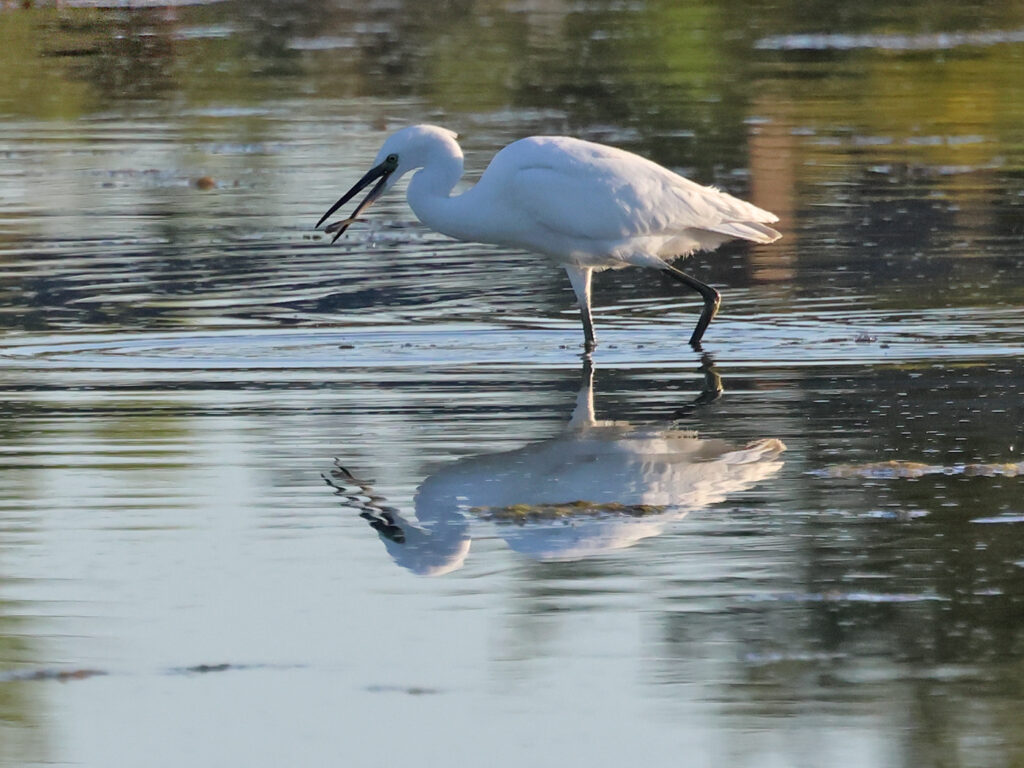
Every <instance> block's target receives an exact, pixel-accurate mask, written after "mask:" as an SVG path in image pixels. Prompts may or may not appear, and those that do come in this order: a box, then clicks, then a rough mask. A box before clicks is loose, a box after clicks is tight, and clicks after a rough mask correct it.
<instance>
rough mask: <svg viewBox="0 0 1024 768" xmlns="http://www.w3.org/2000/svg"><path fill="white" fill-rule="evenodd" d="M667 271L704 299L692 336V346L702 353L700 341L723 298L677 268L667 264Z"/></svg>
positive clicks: (708, 286)
mask: <svg viewBox="0 0 1024 768" xmlns="http://www.w3.org/2000/svg"><path fill="white" fill-rule="evenodd" d="M665 271H666V272H667V273H668V274H669V275H671V276H672V277H673V278H675V279H676V280H678V281H679V282H680V283H682V284H683V285H685V286H687V287H688V288H692V289H693V290H695V291H697V293H699V294H700V295H701V296H702V297H703V298H704V309H703V310H702V311H701V313H700V319H699V320H698V321H697V327H696V328H694V329H693V334H692V335H691V336H690V346H692V347H693V348H694V349H696V350H697V351H700V340H701V338H702V337H703V336H704V331H706V330H707V328H708V325H710V323H711V321H712V319H714V317H715V315H716V314H717V313H718V305H719V304H721V303H722V297H721V295H720V294H719V293H718V291H716V290H715V289H714V288H712V287H711V286H710V285H707V284H706V283H702V282H701V281H700V280H697V279H696V278H693V277H690V276H689V275H687V274H685V273H684V272H680V271H679V270H678V269H676V268H675V267H670V266H669V265H667V264H666V265H665Z"/></svg>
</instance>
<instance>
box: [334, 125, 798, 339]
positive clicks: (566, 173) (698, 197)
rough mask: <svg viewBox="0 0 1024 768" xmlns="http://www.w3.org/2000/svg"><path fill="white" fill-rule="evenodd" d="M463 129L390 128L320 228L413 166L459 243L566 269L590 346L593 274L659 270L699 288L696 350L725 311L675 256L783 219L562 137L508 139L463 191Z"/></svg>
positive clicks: (445, 228) (428, 219)
mask: <svg viewBox="0 0 1024 768" xmlns="http://www.w3.org/2000/svg"><path fill="white" fill-rule="evenodd" d="M455 138H456V134H455V133H453V132H452V131H449V130H447V129H445V128H439V127H437V126H432V125H414V126H410V127H408V128H404V129H402V130H400V131H398V132H397V133H395V134H393V135H392V136H391V137H390V138H388V139H387V141H385V142H384V146H383V147H381V150H380V152H379V153H378V155H377V159H376V163H375V165H374V167H373V168H372V169H371V170H370V171H369V172H368V173H367V174H366V175H365V176H363V178H362V179H360V180H359V181H358V182H357V183H356V185H355V186H354V187H353V188H352V189H351V190H349V192H348V193H346V194H345V195H344V196H343V197H342V198H341V199H340V200H338V202H337V203H335V205H334V206H333V207H332V208H331V209H330V210H329V211H328V212H327V213H326V214H324V216H323V217H322V218H321V219H320V222H318V223H317V226H320V224H322V223H323V222H324V220H326V219H327V218H328V217H329V216H330V215H331V214H332V213H334V211H336V210H337V209H338V208H339V207H340V206H342V205H344V204H345V203H346V202H348V201H349V200H350V199H351V198H352V197H353V196H354V195H355V194H356V193H358V192H359V191H360V190H361V189H363V188H364V187H366V186H368V185H369V184H370V183H371V182H373V181H374V180H378V179H379V181H377V184H376V185H375V186H374V188H373V190H372V191H371V192H370V194H369V195H367V197H366V199H365V200H363V202H362V203H361V204H360V205H359V206H358V207H357V208H356V211H355V213H354V214H353V215H352V216H351V217H349V218H347V219H344V220H342V221H339V222H335V223H334V224H331V225H329V226H328V227H327V230H326V231H327V232H333V233H335V239H337V237H339V236H340V235H341V234H342V233H344V231H345V230H346V229H347V228H348V226H349V225H350V224H352V222H354V221H357V220H359V219H358V216H359V214H360V213H361V212H362V211H363V210H365V209H366V208H367V207H368V206H369V205H371V204H372V203H373V202H374V201H375V200H376V199H377V198H378V197H380V196H381V195H382V194H383V193H384V192H386V191H387V190H388V189H389V188H390V187H391V186H392V185H393V184H394V183H395V182H396V181H397V180H398V179H400V178H401V177H402V176H403V175H404V174H406V173H408V172H410V171H416V173H415V174H414V175H413V177H412V180H411V181H410V182H409V190H408V201H409V205H410V206H411V207H412V209H413V211H414V212H415V214H416V216H417V217H418V218H419V219H420V221H422V222H423V223H424V224H426V225H427V226H428V227H430V228H431V229H434V230H436V231H438V232H441V233H443V234H446V235H449V236H451V237H454V238H456V239H459V240H468V241H475V242H485V243H494V244H498V245H504V246H509V247H513V248H521V249H524V250H529V251H535V252H537V253H542V254H544V255H546V256H548V257H549V258H551V259H552V260H553V261H554V262H555V263H557V264H560V265H561V266H563V267H564V268H565V270H566V273H567V274H568V276H569V279H570V281H571V283H572V286H573V289H574V290H575V292H576V296H577V299H578V300H579V304H580V311H581V315H582V319H583V328H584V336H585V346H586V348H587V349H588V350H590V349H592V348H593V346H594V344H595V341H596V339H595V336H594V331H593V323H592V321H591V316H590V280H591V275H592V273H593V272H594V271H595V270H598V271H599V270H604V269H618V268H620V267H626V266H631V265H632V266H640V267H651V268H655V269H660V270H663V271H665V272H667V273H668V274H670V275H671V276H672V277H674V278H676V279H677V280H679V281H680V282H682V283H684V284H685V285H687V286H689V287H690V288H692V289H694V290H696V291H698V292H699V293H700V294H701V296H702V297H703V299H704V310H703V312H702V313H701V318H700V320H699V321H698V323H697V327H696V328H695V329H694V332H693V335H692V336H691V338H690V343H691V344H693V345H694V346H697V345H699V343H700V340H701V337H702V336H703V334H704V330H705V329H706V328H707V325H708V323H710V322H711V319H712V318H713V317H714V315H715V313H716V312H717V310H718V304H719V301H720V298H719V295H718V292H717V291H716V290H715V289H714V288H711V287H710V286H708V285H705V284H704V283H702V282H700V281H698V280H696V279H694V278H692V277H690V276H689V275H685V274H684V273H682V272H680V271H679V270H677V269H675V268H674V267H672V266H671V265H670V264H669V262H670V261H672V260H674V259H675V258H678V257H681V256H686V255H689V254H691V253H693V252H694V251H697V250H712V249H714V248H717V247H718V246H719V245H721V244H722V243H723V242H725V241H726V240H730V239H734V238H740V239H744V240H751V241H753V242H756V243H770V242H773V241H774V240H777V239H778V238H779V237H781V235H780V234H779V233H778V232H777V231H776V230H774V229H772V228H771V227H769V226H767V225H768V224H769V223H772V222H775V221H778V217H777V216H775V215H774V214H772V213H769V212H768V211H765V210H762V209H761V208H758V207H757V206H754V205H751V204H750V203H747V202H744V201H743V200H739V199H738V198H735V197H733V196H732V195H728V194H726V193H725V192H721V191H720V190H717V189H714V188H713V187H705V186H702V185H700V184H697V183H695V182H693V181H690V180H689V179H686V178H684V177H682V176H680V175H678V174H676V173H673V172H672V171H669V170H667V169H666V168H663V167H661V166H660V165H657V164H656V163H653V162H651V161H650V160H647V159H645V158H643V157H640V156H639V155H635V154H632V153H631V152H626V151H624V150H621V149H616V148H614V147H608V146H605V145H603V144H595V143H592V142H589V141H582V140H580V139H574V138H570V137H567V136H535V137H532V138H528V139H521V140H520V141H516V142H513V143H512V144H509V145H508V146H507V147H505V148H504V149H502V150H501V151H500V152H498V154H497V155H495V156H494V159H493V160H492V161H491V163H490V165H489V166H488V167H487V170H486V171H485V172H484V174H483V177H482V178H481V179H480V181H479V182H478V183H477V184H476V185H475V186H473V187H471V188H470V189H469V190H467V191H466V192H463V193H462V194H459V195H453V194H452V190H453V189H454V187H455V185H456V183H457V182H458V181H459V179H460V178H461V177H462V171H463V157H462V150H461V149H460V147H459V145H458V143H457V142H456V141H455Z"/></svg>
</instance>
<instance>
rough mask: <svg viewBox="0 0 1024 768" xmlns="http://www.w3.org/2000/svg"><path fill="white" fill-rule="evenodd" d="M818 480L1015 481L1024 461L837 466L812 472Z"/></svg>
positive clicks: (1022, 469)
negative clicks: (948, 477)
mask: <svg viewBox="0 0 1024 768" xmlns="http://www.w3.org/2000/svg"><path fill="white" fill-rule="evenodd" d="M808 474H811V475H817V476H818V477H863V478H867V479H872V480H889V479H904V478H915V477H923V476H925V475H965V476H967V477H1016V476H1018V475H1024V461H1020V462H1016V463H1014V462H1006V463H998V462H995V463H974V464H922V463H920V462H916V461H898V460H892V461H876V462H869V463H867V464H836V465H835V466H832V467H825V468H824V469H815V470H811V471H810V472H809V473H808Z"/></svg>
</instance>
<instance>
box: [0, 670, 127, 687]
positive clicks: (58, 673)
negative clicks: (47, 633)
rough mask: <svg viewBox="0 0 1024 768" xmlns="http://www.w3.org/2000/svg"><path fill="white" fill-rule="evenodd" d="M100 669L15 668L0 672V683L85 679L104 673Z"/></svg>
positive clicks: (64, 681) (104, 673)
mask: <svg viewBox="0 0 1024 768" xmlns="http://www.w3.org/2000/svg"><path fill="white" fill-rule="evenodd" d="M106 674H107V673H106V672H104V671H103V670H102V669H46V668H43V669H15V670H8V671H5V672H0V683H16V682H23V681H26V680H56V681H58V682H61V683H66V682H68V681H70V680H87V679H88V678H90V677H101V676H103V675H106Z"/></svg>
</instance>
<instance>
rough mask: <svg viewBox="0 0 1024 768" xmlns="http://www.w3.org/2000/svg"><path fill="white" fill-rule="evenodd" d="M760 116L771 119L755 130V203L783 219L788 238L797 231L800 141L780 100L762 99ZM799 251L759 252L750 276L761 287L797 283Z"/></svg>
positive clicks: (758, 105)
mask: <svg viewBox="0 0 1024 768" xmlns="http://www.w3.org/2000/svg"><path fill="white" fill-rule="evenodd" d="M752 111H753V113H754V114H757V115H764V116H766V117H767V120H765V121H764V122H763V123H759V124H756V125H753V126H751V130H750V136H749V138H748V146H749V151H750V176H751V188H750V191H751V200H752V202H753V203H754V205H756V206H758V207H760V208H764V209H765V210H768V211H771V212H772V213H774V214H775V215H776V216H778V217H779V220H780V221H779V229H780V230H781V231H782V233H783V234H784V235H785V236H786V237H787V238H790V237H794V236H795V232H796V231H797V230H796V226H795V222H794V221H793V216H794V214H795V211H796V163H797V153H796V137H794V136H793V132H792V131H791V130H790V121H789V119H788V118H787V117H786V116H785V115H784V114H783V111H784V110H783V109H780V104H779V101H778V99H776V98H775V97H768V96H761V97H760V98H759V99H758V100H757V101H755V102H754V104H753V105H752ZM795 253H796V250H795V249H794V248H793V247H792V245H790V246H789V247H781V248H780V247H771V248H755V249H754V250H753V251H752V252H751V256H750V272H751V276H752V277H753V279H754V280H755V281H757V282H761V283H774V282H787V281H790V280H792V279H793V277H794V275H795V273H796V269H795V261H796V257H795Z"/></svg>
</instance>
